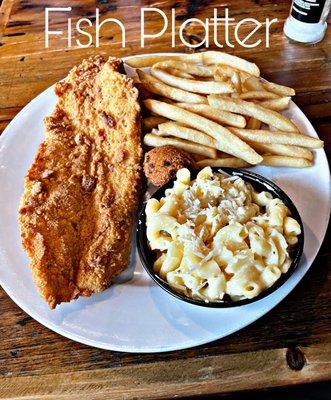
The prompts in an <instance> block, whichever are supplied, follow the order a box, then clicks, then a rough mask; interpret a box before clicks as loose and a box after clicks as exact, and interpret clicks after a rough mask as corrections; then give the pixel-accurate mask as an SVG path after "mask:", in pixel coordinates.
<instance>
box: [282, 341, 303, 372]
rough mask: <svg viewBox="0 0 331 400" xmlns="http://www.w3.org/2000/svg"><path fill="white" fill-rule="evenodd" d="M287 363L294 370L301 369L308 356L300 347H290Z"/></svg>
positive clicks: (287, 353)
mask: <svg viewBox="0 0 331 400" xmlns="http://www.w3.org/2000/svg"><path fill="white" fill-rule="evenodd" d="M286 361H287V365H288V366H289V367H290V368H291V369H293V370H294V371H300V370H302V368H303V367H304V365H305V364H306V358H305V355H304V354H303V352H302V351H301V350H300V349H299V348H298V347H289V348H288V349H287V352H286Z"/></svg>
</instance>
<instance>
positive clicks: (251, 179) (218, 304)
mask: <svg viewBox="0 0 331 400" xmlns="http://www.w3.org/2000/svg"><path fill="white" fill-rule="evenodd" d="M201 169H202V168H201ZM201 169H197V170H190V172H191V179H195V177H196V175H197V174H198V172H199V171H201ZM211 169H212V171H213V172H222V171H224V172H225V173H227V174H229V175H232V176H239V177H242V178H243V180H245V182H248V183H251V185H252V186H253V187H254V183H255V184H258V185H262V186H264V187H265V188H266V190H267V191H269V192H271V193H272V195H273V197H276V196H277V197H278V198H280V199H281V200H282V201H283V202H284V204H285V205H286V207H287V208H288V209H289V210H290V212H291V216H292V217H293V218H295V219H296V220H297V221H298V223H299V225H300V228H301V234H300V235H299V236H298V243H297V244H296V247H295V250H294V251H293V253H292V254H291V255H292V257H293V259H292V263H291V266H290V267H289V269H288V271H287V272H286V273H284V274H283V273H282V275H281V276H280V278H279V279H278V280H277V281H276V282H275V283H274V284H273V285H272V286H271V287H270V288H268V289H265V290H263V291H262V292H261V293H260V294H259V295H258V296H256V297H253V298H252V299H242V300H238V301H233V300H220V301H210V302H206V301H204V300H200V299H197V298H193V297H188V296H186V295H184V294H182V293H180V292H177V291H176V290H175V289H173V288H172V287H171V286H170V285H169V284H168V282H167V281H165V280H164V279H162V278H161V277H160V276H158V275H157V274H156V273H155V272H154V270H153V265H152V264H151V262H150V261H149V260H148V257H147V254H146V253H149V254H150V256H153V253H155V252H154V251H153V250H151V249H149V245H148V240H147V236H146V214H145V206H146V202H145V201H144V203H143V206H142V209H141V210H140V212H139V216H138V222H137V229H136V241H137V248H138V254H139V257H140V260H141V263H142V265H143V267H144V269H145V271H146V272H147V273H148V275H149V276H150V277H151V278H152V279H153V281H154V282H156V283H157V284H158V285H159V286H160V287H161V288H162V289H163V290H165V291H166V292H167V293H169V294H171V295H172V296H174V297H176V298H177V299H179V300H182V301H184V302H186V303H190V304H193V305H197V306H200V307H207V308H233V307H240V306H243V305H246V304H252V303H255V302H257V301H259V300H262V299H264V298H266V297H267V296H269V295H271V294H272V293H273V292H275V291H276V290H277V289H279V288H280V287H281V286H282V285H283V284H284V283H285V282H286V281H287V280H288V279H289V278H290V276H291V275H292V274H293V273H294V271H295V270H296V269H297V267H298V265H299V262H300V260H301V256H302V254H303V247H304V227H303V223H302V219H301V217H300V214H299V212H298V210H297V208H296V206H295V205H294V203H293V202H292V200H291V199H290V197H289V196H288V195H287V194H286V193H285V192H284V191H283V190H282V189H281V188H280V187H279V186H277V185H276V184H275V183H274V182H272V181H270V180H269V179H267V178H265V177H264V176H262V175H260V174H257V173H255V172H251V171H247V170H243V169H238V168H229V167H222V168H220V167H211ZM175 179H176V176H174V177H173V178H172V179H170V181H169V182H168V183H166V184H165V185H163V186H161V187H160V188H158V189H157V190H156V191H155V192H154V193H153V194H152V196H151V198H157V199H160V198H161V197H163V196H164V192H165V190H166V189H168V188H170V187H172V185H173V182H174V180H175Z"/></svg>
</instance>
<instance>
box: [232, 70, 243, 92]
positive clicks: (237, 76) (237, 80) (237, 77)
mask: <svg viewBox="0 0 331 400" xmlns="http://www.w3.org/2000/svg"><path fill="white" fill-rule="evenodd" d="M231 82H232V83H233V86H234V87H235V89H236V92H237V93H239V94H240V93H241V92H242V89H241V78H240V74H238V72H237V71H235V72H234V73H233V75H232V77H231Z"/></svg>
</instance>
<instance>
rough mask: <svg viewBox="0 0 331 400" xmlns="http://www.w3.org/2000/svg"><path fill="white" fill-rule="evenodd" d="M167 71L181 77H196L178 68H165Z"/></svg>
mask: <svg viewBox="0 0 331 400" xmlns="http://www.w3.org/2000/svg"><path fill="white" fill-rule="evenodd" d="M164 69H165V71H167V72H169V74H171V75H175V76H178V77H179V78H186V79H194V77H193V76H192V75H190V74H188V73H186V72H184V71H181V70H180V69H177V68H164Z"/></svg>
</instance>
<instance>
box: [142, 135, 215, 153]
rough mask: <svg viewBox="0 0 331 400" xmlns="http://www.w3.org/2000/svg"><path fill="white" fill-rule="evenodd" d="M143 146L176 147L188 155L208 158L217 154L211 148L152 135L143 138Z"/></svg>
mask: <svg viewBox="0 0 331 400" xmlns="http://www.w3.org/2000/svg"><path fill="white" fill-rule="evenodd" d="M144 144H145V145H146V146H150V147H160V146H167V145H171V146H174V147H177V148H178V149H183V150H186V151H187V152H189V153H195V154H201V155H203V156H206V157H209V158H215V157H216V154H217V153H216V149H213V148H211V147H207V146H203V145H201V144H196V143H192V142H188V141H187V140H182V139H177V138H169V137H160V136H157V135H155V134H153V133H147V134H146V135H145V136H144Z"/></svg>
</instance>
